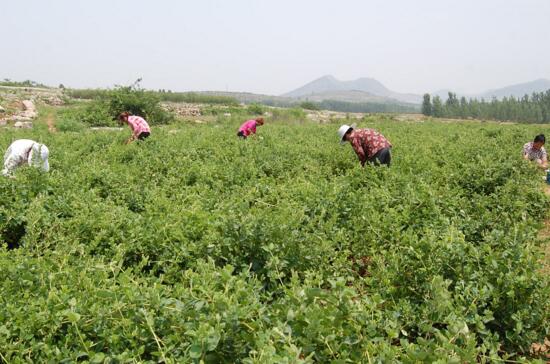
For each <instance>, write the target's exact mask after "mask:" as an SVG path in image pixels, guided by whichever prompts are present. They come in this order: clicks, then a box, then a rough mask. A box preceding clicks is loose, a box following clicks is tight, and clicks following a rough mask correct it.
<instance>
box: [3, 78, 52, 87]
mask: <svg viewBox="0 0 550 364" xmlns="http://www.w3.org/2000/svg"><path fill="white" fill-rule="evenodd" d="M0 86H10V87H41V88H49V86H46V85H44V84H42V83H39V82H36V81H31V80H25V81H12V80H10V79H9V78H4V80H3V81H0Z"/></svg>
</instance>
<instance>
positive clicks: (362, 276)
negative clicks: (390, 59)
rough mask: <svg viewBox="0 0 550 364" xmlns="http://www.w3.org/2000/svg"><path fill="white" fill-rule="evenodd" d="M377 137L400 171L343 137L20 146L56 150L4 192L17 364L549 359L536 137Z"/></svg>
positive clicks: (467, 129)
mask: <svg viewBox="0 0 550 364" xmlns="http://www.w3.org/2000/svg"><path fill="white" fill-rule="evenodd" d="M287 112H288V111H287ZM302 112H303V110H302ZM274 116H275V115H274ZM287 116H289V115H288V114H287ZM369 126H372V127H375V128H377V129H378V130H380V131H381V132H382V133H383V134H384V135H385V136H387V137H388V138H389V140H390V141H391V142H392V143H393V145H394V147H393V161H392V162H393V164H392V166H391V168H385V167H380V168H374V167H371V166H367V167H365V168H361V167H360V166H359V163H358V161H357V159H356V156H355V154H354V153H353V151H352V150H351V148H349V146H345V147H344V148H342V147H340V146H339V143H338V138H337V135H336V129H337V125H318V124H308V123H302V124H297V123H295V122H293V123H290V122H289V123H286V122H283V121H281V122H277V123H272V124H267V125H266V126H264V127H262V128H261V129H260V130H259V133H260V134H261V135H262V136H263V139H258V138H250V139H249V140H247V141H246V142H243V141H242V140H239V139H238V138H236V137H235V136H234V133H233V130H234V120H229V121H228V122H227V124H224V123H220V124H215V125H193V126H190V125H182V126H180V127H179V128H178V126H177V125H173V126H170V130H167V129H168V128H158V130H157V131H156V133H155V135H157V136H158V137H155V138H151V139H150V140H148V142H147V143H143V144H140V145H138V144H131V145H121V143H120V140H119V138H118V137H117V132H116V131H113V132H110V131H101V132H93V131H89V130H86V131H83V132H81V133H78V134H68V133H55V134H51V133H48V132H47V131H40V132H37V131H35V130H30V131H11V130H7V131H5V132H3V133H2V134H0V145H2V146H6V145H8V144H9V142H10V141H11V140H13V139H14V138H16V137H29V138H34V139H36V140H39V141H41V142H43V143H45V144H47V145H48V146H49V147H50V152H51V156H50V164H51V171H50V173H47V174H45V173H41V172H40V171H38V170H36V169H34V168H28V167H23V168H21V169H19V170H18V171H17V173H16V178H15V179H7V178H1V179H0V194H1V195H2V199H0V242H1V245H2V246H3V247H2V248H0V289H1V290H2V295H0V348H1V349H0V353H1V354H2V360H3V361H6V362H18V361H30V362H31V361H32V362H63V361H64V362H77V361H89V362H92V361H95V362H101V361H103V362H109V361H110V362H124V361H136V362H159V361H162V362H200V361H201V360H202V361H204V362H231V363H233V362H245V363H281V362H296V363H315V362H351V363H356V362H369V361H370V362H438V361H439V362H458V363H464V362H466V363H471V362H486V363H489V362H502V361H504V360H509V361H519V362H524V361H528V360H529V359H532V358H528V357H527V356H526V354H527V353H528V351H529V347H530V345H531V343H533V342H537V341H540V340H541V339H543V338H544V337H545V336H548V334H549V332H548V330H549V327H550V325H549V320H548V312H550V307H549V301H548V299H547V297H548V296H549V294H550V292H549V285H548V283H549V277H548V275H545V274H544V273H543V272H542V271H541V270H540V265H541V264H540V261H539V248H540V247H539V245H540V241H539V240H537V238H536V236H537V230H538V228H539V227H540V221H541V220H542V219H543V218H544V216H545V215H546V213H547V212H548V207H549V202H548V199H547V198H546V197H545V196H544V194H543V193H542V191H541V183H542V181H541V180H540V178H539V177H540V176H539V175H538V174H537V172H536V170H535V168H534V167H533V166H532V165H530V164H529V163H527V162H524V161H522V160H521V158H520V156H519V151H520V149H521V146H522V144H523V142H524V141H525V140H530V139H531V137H532V135H533V134H535V132H536V131H537V130H538V127H535V126H525V127H524V126H522V127H518V126H514V125H491V124H483V125H482V124H478V125H477V124H448V123H446V124H437V123H433V122H425V123H418V124H409V123H398V122H392V123H388V122H387V120H385V119H380V120H376V118H374V117H372V118H369ZM495 136H496V137H495ZM213 140H215V141H216V143H213V142H212V141H213Z"/></svg>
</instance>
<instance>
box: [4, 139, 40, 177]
mask: <svg viewBox="0 0 550 364" xmlns="http://www.w3.org/2000/svg"><path fill="white" fill-rule="evenodd" d="M49 155H50V151H49V150H48V147H46V146H45V145H44V144H40V143H37V142H35V141H34V140H30V139H19V140H16V141H14V142H13V143H11V145H10V146H9V147H8V150H7V151H6V154H5V155H4V169H3V170H2V175H4V176H9V175H11V174H12V172H13V171H14V170H15V169H16V168H17V167H19V166H21V165H23V164H28V165H29V166H33V167H37V168H41V169H42V170H43V171H44V172H48V171H49V170H50V164H49V163H48V156H49Z"/></svg>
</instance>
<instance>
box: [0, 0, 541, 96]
mask: <svg viewBox="0 0 550 364" xmlns="http://www.w3.org/2000/svg"><path fill="white" fill-rule="evenodd" d="M0 34H1V37H0V78H2V79H3V78H10V79H13V80H24V79H32V80H35V81H39V82H43V83H46V84H50V85H53V86H57V85H58V84H59V83H63V84H65V85H66V86H70V87H110V86H113V85H114V84H130V83H132V82H133V81H134V80H135V79H137V78H138V77H142V78H143V83H142V85H143V86H144V87H147V88H154V89H157V88H164V89H172V90H175V91H186V90H229V91H250V92H258V93H267V94H280V93H284V92H287V91H290V90H292V89H294V88H296V87H299V86H302V85H303V84H305V83H307V82H309V81H311V80H313V79H315V78H318V77H320V76H323V75H326V74H332V75H334V76H335V77H336V78H338V79H342V80H351V79H355V78H359V77H373V78H376V79H377V80H379V81H380V82H382V83H383V84H385V85H386V86H387V87H388V88H390V89H392V90H394V91H399V92H414V93H423V92H426V91H428V92H432V91H435V90H437V89H440V88H451V89H453V90H455V91H459V92H477V91H484V90H486V89H489V88H497V87H502V86H507V85H509V84H513V83H520V82H525V81H531V80H534V79H537V78H548V79H550V0H499V1H497V0H475V1H474V0H460V1H456V0H417V1H413V0H380V1H378V0H338V1H336V0H335V1H328V0H255V1H254V0H225V1H222V0H194V1H190V0H181V1H176V0H157V1H146V0H90V1H78V0H32V1H29V0H0Z"/></svg>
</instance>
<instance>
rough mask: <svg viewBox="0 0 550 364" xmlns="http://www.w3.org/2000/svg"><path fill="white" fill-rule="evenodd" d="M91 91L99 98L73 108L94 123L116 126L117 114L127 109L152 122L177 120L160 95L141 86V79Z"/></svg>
mask: <svg viewBox="0 0 550 364" xmlns="http://www.w3.org/2000/svg"><path fill="white" fill-rule="evenodd" d="M138 81H139V80H138ZM90 91H91V94H92V95H95V96H96V97H97V98H96V99H94V100H93V101H91V102H89V103H88V104H87V105H86V106H83V107H80V108H76V109H74V110H73V111H72V113H73V115H72V118H73V119H76V120H78V121H81V122H83V123H86V124H88V125H90V126H113V125H115V124H116V118H117V116H118V115H119V114H120V113H122V112H124V111H128V112H130V113H131V114H133V115H139V116H142V117H143V118H145V119H146V120H147V122H148V123H149V124H152V125H154V124H166V123H169V122H171V121H173V120H174V116H173V115H172V114H170V113H169V112H167V111H166V110H164V109H163V108H162V107H161V106H160V98H159V97H158V96H157V95H156V94H155V93H153V92H150V91H145V90H143V89H141V88H140V87H139V83H138V82H136V84H134V85H132V86H118V87H116V88H115V89H113V90H97V93H96V92H95V91H96V90H90Z"/></svg>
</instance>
